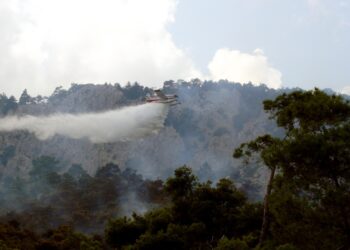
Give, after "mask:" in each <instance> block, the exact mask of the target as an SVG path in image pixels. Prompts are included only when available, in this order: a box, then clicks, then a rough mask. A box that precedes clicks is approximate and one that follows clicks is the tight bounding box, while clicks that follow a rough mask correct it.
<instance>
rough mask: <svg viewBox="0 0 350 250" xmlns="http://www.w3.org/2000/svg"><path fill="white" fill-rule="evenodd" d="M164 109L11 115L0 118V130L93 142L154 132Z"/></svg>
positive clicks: (144, 106) (141, 107)
mask: <svg viewBox="0 0 350 250" xmlns="http://www.w3.org/2000/svg"><path fill="white" fill-rule="evenodd" d="M167 111H168V106H167V105H165V104H159V103H151V104H142V105H138V106H132V107H126V108H122V109H117V110H111V111H107V112H103V113H87V114H77V115H73V114H53V115H50V116H30V115H27V116H23V117H17V116H13V117H6V118H3V119H0V131H7V132H8V131H14V130H27V131H29V132H32V133H34V134H35V135H36V136H37V137H38V138H39V139H40V140H46V139H49V138H51V137H52V136H54V135H56V134H57V135H63V136H67V137H70V138H73V139H81V138H88V139H89V140H90V141H91V142H93V143H104V142H115V141H123V140H130V139H136V138H142V137H144V136H147V135H150V134H152V133H156V132H157V131H158V130H159V129H161V128H162V127H163V123H164V119H165V117H166V115H167Z"/></svg>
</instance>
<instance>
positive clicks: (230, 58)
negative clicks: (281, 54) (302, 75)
mask: <svg viewBox="0 0 350 250" xmlns="http://www.w3.org/2000/svg"><path fill="white" fill-rule="evenodd" d="M208 68H209V72H210V76H209V77H210V78H211V79H213V80H220V79H227V80H230V81H235V82H241V83H246V82H252V83H253V84H260V83H265V84H266V85H267V86H269V87H271V88H279V87H281V84H282V80H281V77H282V73H281V72H280V71H278V70H277V69H275V68H273V67H272V66H271V65H270V64H269V63H268V60H267V57H266V56H265V55H264V52H263V50H261V49H256V50H255V51H254V52H253V53H252V54H247V53H242V52H240V51H238V50H229V49H219V50H218V51H217V52H216V53H215V55H214V57H213V59H212V61H211V62H210V63H209V66H208Z"/></svg>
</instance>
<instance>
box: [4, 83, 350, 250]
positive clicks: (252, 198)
mask: <svg viewBox="0 0 350 250" xmlns="http://www.w3.org/2000/svg"><path fill="white" fill-rule="evenodd" d="M163 91H164V92H165V93H171V94H177V95H178V96H179V99H180V102H181V104H180V105H176V106H174V107H171V109H170V110H169V113H168V116H167V119H166V120H165V127H164V128H163V129H162V130H161V131H160V132H159V133H157V134H153V135H151V136H148V137H146V138H143V139H141V140H132V141H121V142H116V143H101V144H93V143H91V142H90V141H89V140H85V139H79V140H78V139H70V138H65V137H63V136H54V137H53V138H50V139H48V140H38V139H37V138H36V137H35V136H34V135H33V134H31V133H29V132H26V131H15V132H8V133H2V134H1V144H0V148H1V155H0V157H1V183H0V185H1V190H0V204H1V210H0V248H1V249H114V248H117V249H253V248H257V249H279V250H281V249H349V247H350V237H349V223H350V221H349V216H350V215H349V211H350V209H349V206H348V204H349V202H348V201H349V197H348V196H349V195H348V194H349V190H348V187H349V180H348V176H349V167H348V166H349V162H350V161H349V159H348V158H349V154H348V152H349V145H348V144H349V143H348V141H349V140H348V138H349V124H348V123H349V117H350V104H349V102H348V101H346V100H345V99H343V97H341V96H336V95H327V94H325V93H324V92H322V91H319V90H317V89H316V90H313V91H307V92H305V91H300V90H299V91H291V90H286V91H284V92H282V91H276V90H272V89H268V88H267V87H265V86H264V85H262V86H259V87H256V86H252V85H250V84H248V85H241V84H235V83H229V82H225V81H222V82H219V83H213V82H200V81H199V80H193V81H192V82H184V81H178V82H173V81H168V82H165V83H164V88H163ZM151 92H152V91H151V90H150V89H148V88H144V87H142V86H141V85H139V84H133V85H128V86H126V87H120V86H119V85H117V84H115V85H109V84H105V85H72V87H71V88H70V89H69V90H64V89H61V88H57V89H56V90H55V92H54V93H53V95H52V96H50V97H47V98H46V97H40V96H39V97H31V96H30V95H29V94H28V93H27V91H24V92H23V94H22V96H21V98H20V99H19V101H16V100H15V98H13V97H10V98H8V97H7V96H6V95H5V94H3V95H2V96H1V105H0V109H1V112H2V115H3V116H11V115H17V116H23V115H26V114H33V115H48V114H52V113H54V112H70V113H82V112H101V111H104V110H108V109H116V108H121V107H123V106H129V105H137V104H140V103H143V102H144V100H143V99H144V97H145V96H146V95H147V94H149V93H151ZM267 99H268V100H267ZM264 100H265V101H264ZM266 100H267V101H266ZM268 117H270V118H272V119H268ZM234 149H236V150H235V151H234ZM233 152H234V154H233ZM232 156H234V158H233V157H232ZM235 158H236V159H235ZM242 159H243V160H242ZM181 166H182V167H181ZM174 171H175V172H174ZM267 184H268V189H267V191H266V185H267ZM263 198H265V199H263ZM124 216H126V217H124Z"/></svg>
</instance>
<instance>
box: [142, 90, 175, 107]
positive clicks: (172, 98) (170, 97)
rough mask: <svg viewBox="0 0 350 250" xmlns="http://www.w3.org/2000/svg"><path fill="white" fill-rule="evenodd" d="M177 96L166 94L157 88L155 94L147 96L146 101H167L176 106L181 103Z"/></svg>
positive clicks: (166, 102)
mask: <svg viewBox="0 0 350 250" xmlns="http://www.w3.org/2000/svg"><path fill="white" fill-rule="evenodd" d="M177 98H178V96H177V95H165V94H164V93H163V92H162V91H161V90H160V89H156V90H154V95H152V96H147V97H146V102H153V103H165V104H170V106H174V105H177V104H180V102H179V101H178V99H177Z"/></svg>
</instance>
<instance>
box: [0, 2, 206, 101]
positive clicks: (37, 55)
mask: <svg viewBox="0 0 350 250" xmlns="http://www.w3.org/2000/svg"><path fill="white" fill-rule="evenodd" d="M176 2H177V1H176V0H148V1H144V0H74V1H70V0H50V1H47V0H8V1H0V30H1V34H0V54H1V57H0V67H1V71H0V92H6V93H7V94H15V95H17V96H18V95H19V94H20V93H21V91H22V90H23V89H24V88H27V89H30V92H31V93H33V94H45V95H46V94H49V93H51V92H52V90H53V89H54V87H56V86H58V85H62V86H64V87H67V86H69V85H70V84H71V83H72V82H82V83H88V82H93V83H105V82H112V83H114V82H120V83H126V82H127V81H131V82H133V81H138V82H142V83H143V84H146V85H149V86H156V85H157V86H160V85H161V83H162V82H163V81H164V80H168V79H179V78H182V79H190V78H193V77H200V73H199V72H198V71H197V70H196V68H195V67H194V66H193V63H192V61H191V60H190V59H189V58H188V57H187V56H186V54H185V53H184V52H183V51H182V50H181V49H179V48H178V47H177V46H176V45H175V44H174V42H173V40H172V37H171V34H170V33H169V32H168V31H167V29H166V28H167V25H168V24H170V23H171V22H173V21H174V14H175V9H176Z"/></svg>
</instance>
